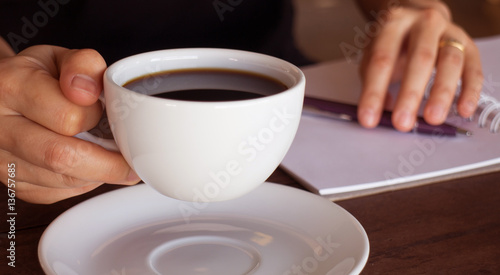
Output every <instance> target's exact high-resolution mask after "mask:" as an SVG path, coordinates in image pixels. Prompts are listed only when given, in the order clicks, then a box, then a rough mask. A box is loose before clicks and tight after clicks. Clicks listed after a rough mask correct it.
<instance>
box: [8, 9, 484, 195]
mask: <svg viewBox="0 0 500 275" xmlns="http://www.w3.org/2000/svg"><path fill="white" fill-rule="evenodd" d="M358 2H359V3H360V4H362V7H364V9H365V11H367V14H369V12H370V11H372V10H374V11H379V10H383V9H384V8H385V7H387V6H388V3H389V1H387V0H386V1H377V0H371V1H370V0H358ZM390 12H391V16H390V20H388V21H387V23H386V24H385V25H384V26H383V28H382V31H381V32H380V33H379V35H378V36H377V37H376V38H375V39H374V40H373V41H372V43H371V45H370V46H369V47H368V48H367V49H366V51H365V54H364V58H363V61H362V64H361V76H362V79H363V84H364V85H363V93H362V97H361V99H360V102H359V120H360V123H361V124H362V125H363V126H365V127H368V128H371V127H375V126H376V125H377V124H378V121H379V117H380V113H381V111H382V110H383V107H384V102H385V98H386V91H387V87H388V85H389V83H390V81H391V79H394V78H400V79H401V80H402V89H401V91H400V94H399V96H398V98H397V99H396V104H395V107H394V111H393V112H394V116H393V122H394V125H395V127H396V128H397V129H399V130H401V131H408V130H410V129H411V128H412V127H413V124H414V121H415V117H416V110H417V107H418V105H419V104H420V102H421V99H422V94H423V92H424V87H425V85H426V83H427V80H428V78H429V75H430V73H431V71H432V69H433V68H434V66H436V68H437V76H436V84H435V85H434V88H433V90H432V92H431V96H430V98H429V100H428V103H427V105H426V107H425V112H424V118H425V119H426V120H427V121H428V122H429V123H431V124H439V123H442V122H443V121H444V118H445V113H446V112H447V111H448V109H449V108H450V105H451V102H452V100H453V96H454V92H455V85H456V83H457V80H458V79H459V78H462V79H463V83H464V88H463V92H462V94H461V95H460V99H459V101H458V111H459V113H460V114H461V115H462V116H464V117H468V116H470V115H471V114H472V113H473V112H474V109H475V108H476V104H477V100H478V97H479V92H480V90H481V85H482V80H483V77H482V72H481V64H480V61H479V54H478V51H477V49H476V47H475V45H474V44H473V42H472V40H471V39H470V37H469V36H468V35H467V34H466V33H465V32H464V31H463V30H462V29H460V28H459V27H458V26H456V25H454V24H453V23H452V22H451V19H450V18H451V16H450V14H449V11H448V9H447V7H446V6H444V5H442V4H441V3H440V2H439V1H434V0H421V1H418V0H415V1H400V7H398V8H396V9H391V10H390ZM444 38H451V39H455V40H458V41H460V42H461V43H462V44H464V46H465V51H464V52H463V53H462V52H461V51H459V50H458V49H456V48H453V47H443V48H439V47H438V44H439V41H440V40H442V39H444ZM105 69H106V63H105V62H104V60H103V58H102V57H101V56H100V54H99V53H97V52H96V51H94V50H90V49H84V50H70V49H65V48H61V47H56V46H47V45H45V46H34V47H31V48H28V49H26V50H24V51H22V52H20V53H19V54H17V55H16V54H15V53H14V52H13V51H12V49H11V48H10V47H9V45H8V44H7V43H5V41H3V40H2V39H0V78H1V79H0V132H1V133H2V134H1V135H0V167H4V168H3V169H0V179H2V182H3V183H4V184H7V183H6V181H4V180H3V179H6V178H7V177H8V175H7V171H8V169H7V167H8V164H10V163H15V165H16V187H15V188H16V189H15V190H16V197H17V198H19V199H22V200H25V201H28V202H32V203H53V202H56V201H59V200H63V199H65V198H69V197H73V196H76V195H80V194H83V193H85V192H88V191H90V190H92V189H94V188H96V187H98V186H100V185H101V184H103V183H112V184H123V185H131V184H135V183H137V182H139V181H140V179H139V177H138V176H137V175H136V174H135V172H134V171H133V170H132V169H131V168H130V167H129V166H128V164H127V163H126V161H125V160H124V159H123V157H122V156H121V155H120V154H119V153H116V152H110V151H107V150H105V149H103V148H102V147H99V146H98V145H95V144H92V143H89V142H86V141H83V140H80V139H77V138H74V137H73V135H75V134H77V133H79V132H82V131H87V130H89V129H91V128H93V127H94V126H95V125H96V124H97V123H98V121H99V119H100V117H101V114H102V107H101V104H100V103H99V102H98V97H99V94H100V93H101V90H102V75H103V72H104V70H105ZM395 72H402V73H401V74H396V73H395Z"/></svg>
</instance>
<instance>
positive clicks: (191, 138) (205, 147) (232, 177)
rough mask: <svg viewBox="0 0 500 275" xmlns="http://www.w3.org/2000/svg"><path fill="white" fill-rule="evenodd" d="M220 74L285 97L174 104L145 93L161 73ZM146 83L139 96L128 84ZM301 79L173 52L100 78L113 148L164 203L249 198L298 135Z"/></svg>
mask: <svg viewBox="0 0 500 275" xmlns="http://www.w3.org/2000/svg"><path fill="white" fill-rule="evenodd" d="M188 68H224V69H234V70H242V71H248V72H255V73H259V74H262V75H267V76H270V77H272V78H274V79H277V80H279V81H281V82H283V83H284V84H285V85H287V87H289V88H288V89H287V90H286V91H284V92H280V93H278V94H274V95H270V96H265V97H261V98H257V99H250V100H241V101H228V102H194V101H182V100H171V99H163V98H157V97H152V96H150V95H148V93H151V92H149V91H150V90H154V89H150V88H154V87H155V86H156V85H159V84H160V83H159V82H161V79H160V78H158V77H157V75H155V74H156V73H158V72H163V71H169V70H178V69H188ZM141 76H142V77H146V78H148V81H146V83H147V84H145V86H149V85H151V87H144V89H143V90H138V92H134V91H130V90H128V89H126V88H124V87H123V85H124V84H125V83H127V82H128V81H130V80H131V79H135V78H137V77H141ZM304 88H305V78H304V75H303V74H302V72H301V71H300V70H299V69H298V68H297V67H295V66H293V65H292V64H290V63H287V62H285V61H283V60H280V59H277V58H273V57H270V56H266V55H261V54H256V53H249V52H243V51H235V50H227V49H199V48H198V49H174V50H163V51H156V52H149V53H144V54H139V55H136V56H131V57H128V58H125V59H123V60H120V61H118V62H116V63H115V64H113V65H111V66H110V67H109V68H108V69H107V71H106V72H105V75H104V91H105V102H106V109H107V115H108V119H109V122H110V125H111V130H112V132H113V135H114V137H115V141H116V143H117V144H118V147H119V149H120V151H121V153H122V154H123V156H124V157H125V159H126V160H127V162H128V163H129V164H130V166H131V167H132V168H133V169H134V170H135V171H136V172H137V174H138V175H139V176H140V177H141V178H142V179H143V180H144V182H146V183H147V184H148V185H150V186H151V187H153V188H154V189H156V190H157V191H159V192H160V193H162V194H164V195H167V196H169V197H173V198H177V199H181V200H187V201H198V202H209V201H222V200H228V199H232V198H236V197H239V196H241V195H243V194H246V193H248V192H249V191H251V190H252V189H254V188H255V187H257V186H258V185H259V184H261V183H262V182H264V181H265V180H266V179H267V178H268V177H269V176H270V175H271V173H272V172H273V171H274V170H275V169H276V167H277V166H278V165H279V164H280V162H281V160H282V159H283V157H284V156H285V154H286V152H287V150H288V148H289V146H290V144H291V142H292V140H293V138H294V136H295V132H296V130H297V127H298V124H299V120H300V115H301V110H302V100H303V96H304Z"/></svg>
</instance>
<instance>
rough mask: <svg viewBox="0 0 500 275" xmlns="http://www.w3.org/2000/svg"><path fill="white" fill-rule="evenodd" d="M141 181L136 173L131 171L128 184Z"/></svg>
mask: <svg viewBox="0 0 500 275" xmlns="http://www.w3.org/2000/svg"><path fill="white" fill-rule="evenodd" d="M140 180H141V178H140V177H139V176H138V175H137V174H136V173H135V171H134V170H132V169H130V173H129V174H128V176H127V181H128V182H138V181H140Z"/></svg>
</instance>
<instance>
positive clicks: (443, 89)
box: [432, 82, 456, 95]
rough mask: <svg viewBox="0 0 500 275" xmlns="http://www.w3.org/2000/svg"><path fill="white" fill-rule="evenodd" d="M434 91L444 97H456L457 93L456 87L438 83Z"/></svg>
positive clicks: (435, 84)
mask: <svg viewBox="0 0 500 275" xmlns="http://www.w3.org/2000/svg"><path fill="white" fill-rule="evenodd" d="M432 90H433V91H434V92H437V93H439V94H442V95H454V94H455V93H456V86H455V87H454V86H452V85H450V83H443V82H436V83H434V86H433V88H432Z"/></svg>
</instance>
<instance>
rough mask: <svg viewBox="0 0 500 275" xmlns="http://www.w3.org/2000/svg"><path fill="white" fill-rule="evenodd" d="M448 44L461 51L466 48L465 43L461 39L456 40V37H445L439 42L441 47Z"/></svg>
mask: <svg viewBox="0 0 500 275" xmlns="http://www.w3.org/2000/svg"><path fill="white" fill-rule="evenodd" d="M447 46H450V47H453V48H456V49H458V50H459V51H461V52H464V50H465V45H464V44H462V43H461V42H460V41H458V40H455V39H443V40H441V41H440V42H439V48H443V47H447Z"/></svg>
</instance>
